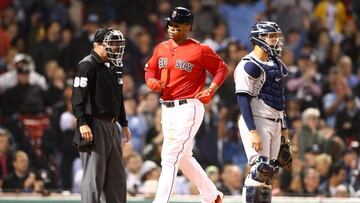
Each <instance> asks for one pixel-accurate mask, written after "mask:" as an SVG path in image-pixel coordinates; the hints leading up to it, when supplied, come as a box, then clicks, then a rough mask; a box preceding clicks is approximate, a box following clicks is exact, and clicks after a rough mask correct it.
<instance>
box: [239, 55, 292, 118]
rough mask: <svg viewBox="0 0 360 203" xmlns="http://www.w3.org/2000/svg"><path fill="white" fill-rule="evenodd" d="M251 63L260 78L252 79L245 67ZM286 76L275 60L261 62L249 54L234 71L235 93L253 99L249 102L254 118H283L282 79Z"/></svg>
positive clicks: (283, 93)
mask: <svg viewBox="0 0 360 203" xmlns="http://www.w3.org/2000/svg"><path fill="white" fill-rule="evenodd" d="M247 63H253V64H252V65H253V67H256V68H259V69H260V70H261V71H260V72H261V73H260V76H259V77H257V78H254V77H252V76H251V75H250V74H249V73H248V72H247V70H246V69H245V65H246V64H247ZM286 75H287V69H286V67H285V65H284V64H283V63H282V62H281V61H280V60H279V59H277V61H275V60H274V59H272V58H270V59H269V61H268V62H262V61H260V60H258V59H257V58H256V56H255V55H254V54H253V52H251V53H250V54H248V55H247V56H245V57H244V58H243V59H242V60H241V61H240V63H239V64H238V65H237V67H236V69H235V71H234V80H235V92H236V93H247V94H249V95H251V96H252V97H253V99H251V102H250V106H251V109H252V113H253V115H254V116H258V117H266V118H283V112H284V107H285V92H284V85H283V83H284V77H285V76H286Z"/></svg>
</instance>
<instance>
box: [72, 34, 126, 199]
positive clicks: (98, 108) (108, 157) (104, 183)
mask: <svg viewBox="0 0 360 203" xmlns="http://www.w3.org/2000/svg"><path fill="white" fill-rule="evenodd" d="M124 49H125V39H124V37H123V35H122V33H121V32H120V31H119V30H113V29H111V28H105V29H99V30H98V31H97V32H96V33H95V37H94V43H93V50H92V51H91V53H90V55H88V56H86V57H85V58H84V59H82V60H81V61H80V63H79V65H78V67H77V72H76V75H75V79H74V86H73V95H72V105H73V111H74V115H75V117H76V118H77V124H78V129H77V130H76V133H75V139H74V142H75V143H76V144H77V145H78V148H79V151H80V158H81V161H82V163H83V168H84V174H83V180H82V186H81V200H82V202H84V203H85V202H86V203H100V196H101V193H102V192H104V194H105V199H106V202H111V203H125V202H126V174H125V168H124V165H123V162H122V152H121V143H120V139H119V135H120V130H119V128H118V126H117V124H116V122H117V121H118V122H119V123H120V125H121V126H122V133H123V136H124V141H125V142H127V141H129V140H130V138H131V133H130V130H129V128H128V127H127V120H126V114H125V109H124V103H123V96H122V73H123V67H122V56H123V53H124Z"/></svg>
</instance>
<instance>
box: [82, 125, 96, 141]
mask: <svg viewBox="0 0 360 203" xmlns="http://www.w3.org/2000/svg"><path fill="white" fill-rule="evenodd" d="M80 134H81V137H82V138H83V139H84V140H85V141H87V142H90V141H92V139H93V134H92V132H91V129H90V127H89V126H88V125H82V126H80Z"/></svg>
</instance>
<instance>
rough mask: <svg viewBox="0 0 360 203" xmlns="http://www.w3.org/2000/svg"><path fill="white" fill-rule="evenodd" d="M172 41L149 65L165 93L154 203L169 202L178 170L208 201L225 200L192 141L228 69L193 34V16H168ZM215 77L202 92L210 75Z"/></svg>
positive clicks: (180, 12) (177, 12) (149, 75)
mask: <svg viewBox="0 0 360 203" xmlns="http://www.w3.org/2000/svg"><path fill="white" fill-rule="evenodd" d="M165 21H166V22H167V25H166V27H167V31H168V34H169V36H170V39H169V40H167V41H164V42H162V43H160V44H158V45H157V46H156V47H155V50H154V54H153V56H152V57H151V58H150V60H149V61H148V62H147V63H146V65H145V80H146V83H147V85H148V86H149V88H150V89H152V90H153V91H155V92H159V93H160V94H161V100H160V102H161V103H162V118H161V120H162V121H161V123H162V130H163V135H164V143H163V147H162V152H161V159H162V161H161V166H162V171H161V175H160V179H159V183H158V187H157V191H156V197H155V200H154V203H166V202H169V200H170V196H171V193H172V191H173V187H174V182H175V178H176V175H177V171H178V168H179V167H180V169H181V170H182V172H183V173H184V174H185V176H186V177H188V178H189V179H190V180H191V181H193V182H194V183H195V185H196V187H197V188H198V190H199V192H200V198H201V200H202V202H205V203H213V202H216V203H219V202H222V199H223V194H222V193H220V192H219V191H217V189H216V186H215V185H214V183H212V182H211V180H210V179H209V178H208V177H207V176H206V173H205V172H204V170H203V169H202V168H201V166H200V164H199V163H198V162H197V161H196V160H195V158H194V157H193V154H192V149H193V144H194V142H193V140H194V137H195V134H196V132H197V131H198V129H199V127H200V125H201V123H202V121H203V118H204V105H203V103H208V102H209V101H210V100H211V98H212V96H213V95H214V94H215V91H216V89H217V88H218V87H219V86H220V85H221V84H222V83H223V82H224V80H225V77H226V74H227V72H228V71H227V67H226V65H225V63H224V62H223V60H222V59H221V58H220V57H219V56H218V55H217V54H216V53H215V52H214V51H213V50H212V49H210V48H209V47H208V46H205V45H202V44H200V43H199V42H198V41H195V40H193V39H191V38H188V37H187V36H188V34H189V32H190V31H191V28H192V22H193V14H192V13H191V12H190V11H189V10H188V9H186V8H183V7H175V8H173V9H172V10H171V12H170V15H169V17H167V18H165ZM207 71H208V72H209V73H210V74H211V75H212V76H213V80H212V83H211V84H210V87H208V88H207V89H205V90H203V87H204V85H205V78H206V72H207Z"/></svg>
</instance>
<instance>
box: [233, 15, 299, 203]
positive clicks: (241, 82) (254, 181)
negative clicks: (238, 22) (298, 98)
mask: <svg viewBox="0 0 360 203" xmlns="http://www.w3.org/2000/svg"><path fill="white" fill-rule="evenodd" d="M250 40H251V42H252V43H253V44H254V49H253V51H252V52H250V53H249V54H248V55H247V56H245V57H244V58H242V60H241V61H240V63H239V64H238V65H237V67H236V69H235V73H234V79H235V89H236V95H237V100H238V104H239V106H240V110H241V113H242V115H241V117H240V119H239V122H238V125H239V129H240V135H241V138H242V140H243V144H244V148H245V152H246V156H247V158H248V161H249V164H250V166H251V169H250V172H249V174H248V176H247V177H246V180H245V183H244V188H243V198H244V200H243V202H247V203H255V202H263V203H268V202H271V178H272V176H273V175H275V174H276V173H277V172H278V170H279V166H282V167H283V166H286V165H289V164H290V163H291V161H292V158H291V153H290V148H289V143H288V141H287V140H288V139H287V136H288V135H287V127H286V123H285V122H284V121H285V120H284V109H285V96H284V77H286V75H287V73H288V71H287V68H286V67H285V65H284V64H283V63H282V61H281V60H280V59H279V57H280V54H281V50H282V45H283V42H282V32H281V30H280V28H279V26H278V25H277V24H276V23H274V22H269V21H260V22H257V23H255V24H254V26H253V27H252V30H251V33H250ZM281 137H283V138H281ZM279 151H280V152H279Z"/></svg>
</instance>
